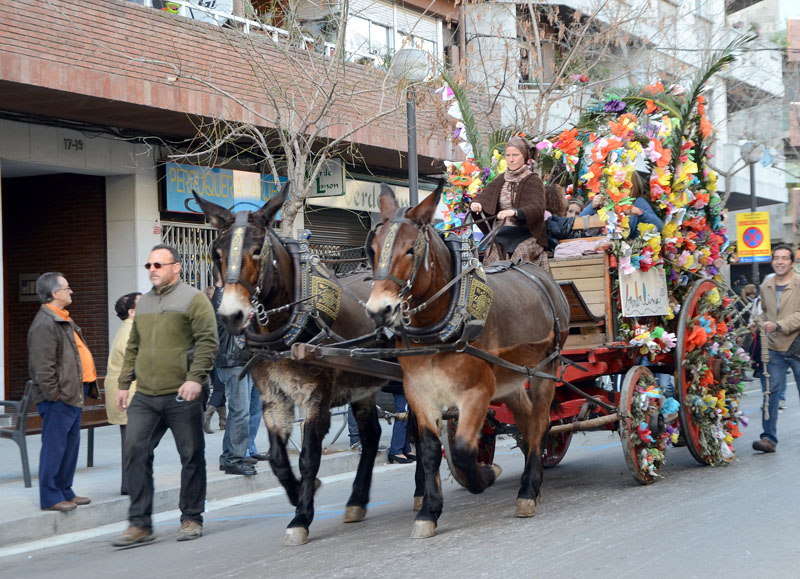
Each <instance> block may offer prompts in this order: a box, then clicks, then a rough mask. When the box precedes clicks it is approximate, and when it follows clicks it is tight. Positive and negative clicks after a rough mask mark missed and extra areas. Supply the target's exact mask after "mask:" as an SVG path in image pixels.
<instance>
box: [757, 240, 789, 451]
mask: <svg viewBox="0 0 800 579" xmlns="http://www.w3.org/2000/svg"><path fill="white" fill-rule="evenodd" d="M793 268H794V251H793V250H792V248H791V246H789V245H787V244H785V243H779V244H777V245H775V246H774V247H773V248H772V269H773V270H774V271H775V274H774V275H770V276H767V279H765V280H764V283H762V284H761V305H762V307H763V309H764V315H763V319H764V331H765V332H766V333H767V339H768V341H769V363H768V364H767V373H768V374H769V404H768V405H764V406H765V407H766V408H765V409H764V411H762V414H761V418H762V423H763V428H764V432H763V433H762V434H761V438H760V440H756V441H754V442H753V449H754V450H758V451H760V452H775V448H776V445H777V444H778V401H779V398H780V394H781V391H782V390H783V388H784V386H785V384H786V374H787V372H788V370H789V368H790V367H791V368H792V372H793V373H794V375H795V376H800V361H798V360H796V359H794V358H790V357H789V356H787V355H786V350H788V349H789V346H791V345H792V342H794V339H795V338H796V337H797V336H798V334H800V276H798V275H797V274H795V273H794V271H793ZM798 387H800V385H798ZM767 416H769V417H768V418H767Z"/></svg>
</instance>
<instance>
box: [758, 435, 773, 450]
mask: <svg viewBox="0 0 800 579" xmlns="http://www.w3.org/2000/svg"><path fill="white" fill-rule="evenodd" d="M753 450H757V451H759V452H775V443H774V442H772V441H771V440H770V439H769V438H762V439H761V440H754V441H753Z"/></svg>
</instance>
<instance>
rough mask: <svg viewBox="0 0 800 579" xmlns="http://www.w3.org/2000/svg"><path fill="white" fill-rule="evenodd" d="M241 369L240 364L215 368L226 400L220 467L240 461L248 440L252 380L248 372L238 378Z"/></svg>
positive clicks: (245, 450) (244, 454) (245, 452)
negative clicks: (226, 411) (232, 366)
mask: <svg viewBox="0 0 800 579" xmlns="http://www.w3.org/2000/svg"><path fill="white" fill-rule="evenodd" d="M241 371H242V367H241V366H237V367H234V368H217V375H218V376H219V379H220V381H222V383H223V384H225V398H226V399H227V401H228V419H227V422H226V426H225V436H223V438H222V454H221V455H220V457H219V465H220V466H221V467H222V468H225V467H228V466H233V465H234V464H237V463H240V462H242V459H244V457H245V456H246V454H247V445H248V443H249V442H250V392H251V391H252V389H253V382H252V380H251V379H250V375H249V374H248V375H247V376H245V377H244V378H242V379H241V380H240V379H239V373H240V372H241Z"/></svg>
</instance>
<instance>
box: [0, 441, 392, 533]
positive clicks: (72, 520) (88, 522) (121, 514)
mask: <svg viewBox="0 0 800 579" xmlns="http://www.w3.org/2000/svg"><path fill="white" fill-rule="evenodd" d="M358 461H359V455H358V454H356V453H354V452H340V453H337V454H332V455H327V456H323V457H322V462H321V464H320V469H319V474H318V476H320V477H323V476H331V475H337V474H343V473H347V472H353V473H354V475H353V476H355V471H356V469H357V468H358ZM260 464H261V465H262V466H261V469H262V471H261V472H259V473H258V474H257V475H255V476H249V477H248V476H232V475H223V474H222V473H219V474H216V473H213V474H212V469H216V468H217V465H216V463H215V462H209V463H208V466H207V468H208V472H209V476H208V484H207V490H206V503H208V502H210V501H216V500H221V499H227V498H230V497H235V496H241V495H246V494H249V493H253V492H258V491H263V490H267V489H271V488H275V487H277V486H279V483H278V480H277V479H276V478H275V476H274V475H273V474H272V470H271V469H270V468H269V465H268V463H260ZM386 464H388V462H387V458H386V454H385V453H380V454H379V455H378V457H377V458H376V460H375V466H383V465H386ZM292 467H293V469H294V471H295V473H297V472H298V459H297V457H293V460H292ZM176 468H180V467H179V465H176ZM155 486H156V491H155V495H154V497H153V513H154V514H155V513H162V512H166V511H171V510H174V509H176V508H177V507H178V497H179V491H180V488H179V487H177V486H173V487H168V488H164V489H159V488H158V486H159V485H158V480H157V479H156V481H155ZM129 504H130V503H129V499H128V497H126V496H119V497H115V498H113V499H106V500H101V501H97V502H92V503H91V504H89V505H86V506H82V507H78V508H77V509H75V510H73V511H69V512H66V513H56V512H49V511H40V510H36V511H32V512H30V513H28V516H25V517H22V518H18V519H12V520H8V521H3V522H0V545H3V546H6V547H7V546H10V545H13V544H15V543H22V542H28V541H36V540H40V539H46V538H48V537H53V536H56V535H60V534H63V533H71V532H74V531H82V530H85V529H91V528H93V527H99V526H102V525H108V524H111V523H118V522H121V521H125V520H126V519H127V517H128V506H129ZM286 504H287V505H289V503H288V502H287V503H286Z"/></svg>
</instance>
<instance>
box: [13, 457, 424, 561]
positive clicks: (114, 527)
mask: <svg viewBox="0 0 800 579" xmlns="http://www.w3.org/2000/svg"><path fill="white" fill-rule="evenodd" d="M407 466H408V465H385V466H378V467H375V468H374V469H373V471H372V472H373V473H375V474H380V473H385V472H391V471H392V470H397V469H399V468H403V467H407ZM353 476H354V473H352V472H346V473H341V474H334V475H330V476H326V477H322V478H321V479H320V480H321V481H322V484H323V485H324V484H333V483H337V482H341V481H344V480H352V479H353ZM283 494H284V490H283V487H276V488H272V489H266V490H263V491H258V492H254V493H250V494H246V495H239V496H235V497H229V498H227V499H219V500H216V501H207V502H206V510H205V513H213V512H215V511H220V510H222V509H227V508H229V507H235V506H237V505H244V504H247V503H252V502H255V501H261V500H265V499H271V498H274V497H277V496H282V495H283ZM386 502H387V501H383V502H376V503H370V505H372V506H379V505H382V504H385V503H386ZM370 505H368V507H369V506H370ZM342 513H344V509H341V510H337V511H330V512H329V513H325V514H323V516H321V517H316V518H319V519H326V518H330V517H334V516H337V515H339V514H342ZM180 515H181V512H180V509H175V510H172V511H166V512H163V513H155V514H154V515H153V526H154V527H158V526H165V525H167V524H175V523H176V522H177V519H179V518H180ZM292 515H294V513H292ZM283 516H286V515H285V514H280V515H262V516H261V517H241V518H242V519H245V518H270V517H283ZM236 518H237V517H231V518H230V520H234V519H236ZM209 520H215V521H216V520H217V519H209ZM219 520H220V521H224V520H229V519H224V518H223V519H219ZM127 527H128V522H127V521H120V522H118V523H110V524H108V525H103V526H101V527H93V528H91V529H85V530H83V531H73V532H72V533H64V534H63V535H55V536H53V537H47V538H45V539H38V540H36V541H30V542H28V543H20V544H19V545H11V546H9V547H0V559H2V558H3V557H12V556H14V555H24V554H25V553H30V552H32V551H39V550H42V549H50V548H53V547H61V546H63V545H70V544H72V543H77V542H78V541H86V540H89V539H96V538H97V537H102V536H103V535H108V534H110V533H121V532H122V531H124V530H125V529H126V528H127Z"/></svg>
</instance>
